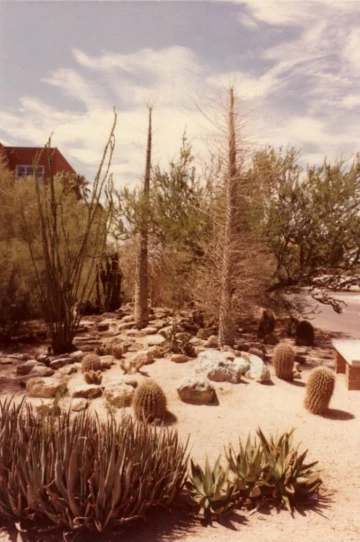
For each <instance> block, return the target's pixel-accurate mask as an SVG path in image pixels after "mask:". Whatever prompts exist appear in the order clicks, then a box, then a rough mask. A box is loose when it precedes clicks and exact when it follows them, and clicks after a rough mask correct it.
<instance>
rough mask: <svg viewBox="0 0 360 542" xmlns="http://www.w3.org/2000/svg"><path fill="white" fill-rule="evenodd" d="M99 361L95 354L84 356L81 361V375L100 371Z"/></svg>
mask: <svg viewBox="0 0 360 542" xmlns="http://www.w3.org/2000/svg"><path fill="white" fill-rule="evenodd" d="M101 369H102V366H101V360H100V358H99V356H98V355H97V354H86V356H84V357H83V360H82V367H81V370H82V372H83V373H88V372H89V371H101Z"/></svg>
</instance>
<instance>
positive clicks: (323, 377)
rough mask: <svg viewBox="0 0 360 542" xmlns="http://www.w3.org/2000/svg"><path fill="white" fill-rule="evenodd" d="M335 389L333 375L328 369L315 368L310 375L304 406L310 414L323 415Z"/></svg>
mask: <svg viewBox="0 0 360 542" xmlns="http://www.w3.org/2000/svg"><path fill="white" fill-rule="evenodd" d="M334 388H335V374H334V372H333V371H332V370H331V369H329V368H328V367H317V368H316V369H313V370H312V371H311V373H310V376H309V380H308V383H307V386H306V396H305V401H304V406H305V408H307V409H308V410H309V411H310V412H311V413H312V414H323V413H324V412H325V411H326V410H327V408H328V407H329V403H330V399H331V396H332V394H333V391H334Z"/></svg>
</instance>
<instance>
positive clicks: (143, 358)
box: [130, 350, 154, 366]
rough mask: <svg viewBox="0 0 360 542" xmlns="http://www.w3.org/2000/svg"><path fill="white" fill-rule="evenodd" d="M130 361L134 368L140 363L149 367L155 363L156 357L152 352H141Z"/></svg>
mask: <svg viewBox="0 0 360 542" xmlns="http://www.w3.org/2000/svg"><path fill="white" fill-rule="evenodd" d="M130 361H131V364H132V365H134V366H136V365H138V364H140V363H142V365H149V364H150V363H153V362H154V355H153V353H152V352H151V351H150V350H139V351H138V352H137V354H135V356H132V358H130Z"/></svg>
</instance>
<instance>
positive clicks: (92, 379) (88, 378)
mask: <svg viewBox="0 0 360 542" xmlns="http://www.w3.org/2000/svg"><path fill="white" fill-rule="evenodd" d="M84 378H85V382H87V383H88V384H97V385H100V384H101V381H102V374H101V371H89V372H87V373H84Z"/></svg>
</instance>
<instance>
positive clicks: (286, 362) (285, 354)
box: [273, 343, 295, 380]
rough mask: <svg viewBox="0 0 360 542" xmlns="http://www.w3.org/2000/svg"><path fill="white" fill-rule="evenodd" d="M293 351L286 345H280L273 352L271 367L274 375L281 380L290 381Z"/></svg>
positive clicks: (293, 357)
mask: <svg viewBox="0 0 360 542" xmlns="http://www.w3.org/2000/svg"><path fill="white" fill-rule="evenodd" d="M294 359H295V351H294V349H293V348H292V346H290V344H287V343H280V344H279V345H278V346H277V347H276V348H275V350H274V356H273V365H274V367H275V374H276V376H277V377H278V378H281V379H282V380H292V379H293V370H294Z"/></svg>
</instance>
